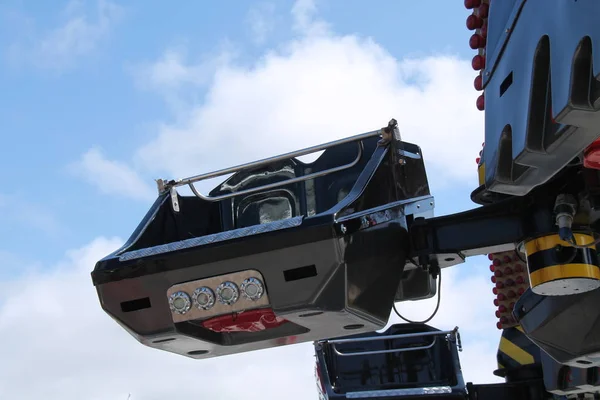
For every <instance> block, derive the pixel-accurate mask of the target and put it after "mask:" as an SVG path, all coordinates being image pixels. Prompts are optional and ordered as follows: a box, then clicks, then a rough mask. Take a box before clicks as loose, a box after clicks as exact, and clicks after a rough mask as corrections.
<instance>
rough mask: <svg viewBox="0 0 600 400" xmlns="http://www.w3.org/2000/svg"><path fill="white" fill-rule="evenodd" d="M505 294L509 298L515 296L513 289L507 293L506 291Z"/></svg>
mask: <svg viewBox="0 0 600 400" xmlns="http://www.w3.org/2000/svg"><path fill="white" fill-rule="evenodd" d="M506 295H507V296H508V298H509V299H514V298H515V297H517V294H516V293H515V292H514V291H513V290H509V291H508V293H506Z"/></svg>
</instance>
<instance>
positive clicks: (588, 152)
mask: <svg viewBox="0 0 600 400" xmlns="http://www.w3.org/2000/svg"><path fill="white" fill-rule="evenodd" d="M583 166H584V167H586V168H591V169H600V141H598V140H596V141H595V142H593V143H592V144H591V145H589V147H588V148H587V149H585V152H584V154H583Z"/></svg>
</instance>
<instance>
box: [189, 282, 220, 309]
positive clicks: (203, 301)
mask: <svg viewBox="0 0 600 400" xmlns="http://www.w3.org/2000/svg"><path fill="white" fill-rule="evenodd" d="M192 300H194V304H195V305H196V307H198V308H200V309H202V310H208V309H209V308H211V307H212V306H214V305H215V294H214V292H213V291H212V290H211V289H210V288H209V287H206V286H202V287H199V288H198V289H196V290H194V293H193V294H192Z"/></svg>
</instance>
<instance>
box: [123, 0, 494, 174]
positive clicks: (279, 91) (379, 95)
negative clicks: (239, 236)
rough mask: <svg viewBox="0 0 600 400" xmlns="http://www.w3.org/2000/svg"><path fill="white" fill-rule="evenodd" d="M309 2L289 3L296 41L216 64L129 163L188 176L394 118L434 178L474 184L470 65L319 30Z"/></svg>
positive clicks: (476, 132)
mask: <svg viewBox="0 0 600 400" xmlns="http://www.w3.org/2000/svg"><path fill="white" fill-rule="evenodd" d="M312 7H313V3H311V2H306V1H301V2H298V3H297V4H296V6H295V7H294V15H295V16H296V18H295V20H296V23H297V25H298V26H299V27H300V28H299V29H300V31H301V32H304V33H303V34H302V35H300V36H299V38H298V39H296V40H294V41H292V42H290V43H287V44H285V45H284V46H282V47H281V48H280V49H279V50H271V51H268V52H266V53H265V54H264V56H263V57H261V58H260V60H259V61H257V62H256V64H254V65H252V66H251V67H246V66H241V65H236V64H235V63H233V62H230V63H228V64H227V65H225V66H221V68H219V69H218V70H217V71H216V73H215V75H214V79H213V80H212V81H211V84H210V85H209V87H208V89H207V92H206V95H205V97H204V102H202V103H201V104H199V105H195V106H194V107H193V108H191V109H190V110H189V112H187V113H186V114H185V116H182V115H181V114H179V115H178V116H177V119H176V120H174V121H173V122H165V124H164V125H162V126H161V127H160V128H159V129H158V131H157V134H156V138H155V139H154V140H152V141H151V142H149V143H147V144H145V145H143V146H141V148H140V149H139V150H138V151H137V152H136V154H135V155H134V162H135V163H136V165H137V166H139V168H141V169H147V170H149V171H152V173H153V174H163V175H166V176H178V177H180V176H189V175H195V174H197V173H200V172H206V171H208V170H212V169H215V168H221V167H226V166H229V165H233V164H237V163H240V162H245V161H250V160H252V159H258V158H262V157H265V156H270V155H274V154H276V153H280V152H284V151H290V150H293V149H297V148H302V147H305V146H309V145H314V144H317V143H321V142H325V141H329V140H333V139H336V138H341V137H345V136H349V135H352V134H358V133H361V132H365V131H369V130H373V129H377V128H379V127H381V126H384V125H385V124H386V123H387V121H388V120H389V119H390V118H392V117H395V118H396V119H397V120H398V121H399V124H400V129H401V131H402V134H403V137H404V138H405V139H406V140H408V141H411V142H415V143H418V144H420V145H421V146H422V147H423V150H424V154H425V159H426V162H427V164H428V167H429V175H430V177H432V179H433V178H434V176H435V179H434V180H435V181H436V183H437V184H439V185H441V184H442V182H448V183H449V182H457V181H458V182H464V181H467V180H468V181H472V182H476V165H475V162H474V159H475V157H476V156H477V154H478V152H479V150H480V145H481V142H482V137H483V134H482V129H483V114H482V113H481V112H479V111H478V110H477V109H476V107H475V104H474V101H475V98H476V93H475V91H474V90H470V88H471V86H472V81H473V76H474V72H473V71H472V69H471V67H470V65H469V62H468V61H467V60H461V59H458V58H456V57H454V56H451V55H445V56H444V55H438V56H433V55H432V56H429V57H425V58H421V59H396V58H395V57H394V56H392V55H391V54H390V53H389V52H387V51H386V50H385V49H383V48H382V47H381V46H379V45H378V44H377V43H376V42H374V41H373V40H371V39H365V38H361V37H359V36H356V35H347V36H339V35H335V34H333V33H326V32H328V31H327V30H325V29H321V28H319V29H317V30H316V32H318V34H317V33H315V30H314V29H313V28H314V27H320V26H322V23H321V21H319V20H315V19H314V16H313V14H314V10H313V8H312ZM172 61H183V60H181V59H179V60H172ZM174 65H177V69H179V70H188V69H193V68H194V67H195V66H194V65H179V64H177V63H175V62H174ZM174 70H175V68H174ZM175 76H177V75H176V74H174V75H171V77H172V78H173V77H175ZM184 77H185V75H184ZM173 79H174V78H173Z"/></svg>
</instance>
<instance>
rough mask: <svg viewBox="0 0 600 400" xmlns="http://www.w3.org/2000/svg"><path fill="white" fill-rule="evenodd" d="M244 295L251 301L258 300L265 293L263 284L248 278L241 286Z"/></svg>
mask: <svg viewBox="0 0 600 400" xmlns="http://www.w3.org/2000/svg"><path fill="white" fill-rule="evenodd" d="M240 289H241V290H242V294H243V295H244V297H246V298H247V299H249V300H254V301H256V300H258V299H260V298H261V297H262V295H263V293H264V287H263V284H262V282H261V281H260V280H259V279H256V278H248V279H245V280H244V282H242V285H241V286H240Z"/></svg>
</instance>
